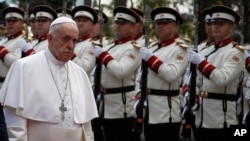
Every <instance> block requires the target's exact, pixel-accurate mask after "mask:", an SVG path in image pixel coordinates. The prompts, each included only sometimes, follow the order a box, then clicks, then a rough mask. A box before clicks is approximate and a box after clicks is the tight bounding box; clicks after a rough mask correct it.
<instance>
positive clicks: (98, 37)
mask: <svg viewBox="0 0 250 141" xmlns="http://www.w3.org/2000/svg"><path fill="white" fill-rule="evenodd" d="M99 39H100V35H97V36H95V37H92V40H94V41H97V40H99Z"/></svg>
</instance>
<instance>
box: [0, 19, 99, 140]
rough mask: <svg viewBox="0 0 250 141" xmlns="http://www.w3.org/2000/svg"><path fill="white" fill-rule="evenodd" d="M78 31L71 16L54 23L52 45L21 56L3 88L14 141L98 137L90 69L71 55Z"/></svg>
mask: <svg viewBox="0 0 250 141" xmlns="http://www.w3.org/2000/svg"><path fill="white" fill-rule="evenodd" d="M77 37H78V29H77V26H76V23H75V22H74V21H73V20H72V19H70V18H67V17H60V18H57V19H56V20H54V21H53V22H52V24H51V25H50V30H49V34H48V36H47V38H48V43H49V44H48V48H47V49H45V50H44V51H41V52H39V53H36V54H34V55H31V56H28V57H25V58H23V59H19V60H17V61H16V62H15V63H14V64H13V65H12V67H11V68H10V71H9V73H8V75H7V77H6V80H5V82H4V84H3V87H2V89H1V90H0V102H1V104H2V105H3V107H4V115H5V119H6V125H7V130H8V135H9V140H11V141H92V140H94V139H93V132H92V127H91V120H92V119H94V118H96V117H97V116H98V113H97V108H96V104H95V99H94V97H93V92H92V88H91V85H90V81H89V79H88V76H87V74H86V73H85V71H84V70H83V69H82V68H81V67H80V66H78V65H76V64H75V63H73V62H72V61H70V59H71V58H72V54H73V51H74V47H75V44H76V41H77Z"/></svg>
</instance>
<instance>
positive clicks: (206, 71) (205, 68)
mask: <svg viewBox="0 0 250 141" xmlns="http://www.w3.org/2000/svg"><path fill="white" fill-rule="evenodd" d="M214 69H215V67H214V66H213V65H211V64H209V63H208V62H207V61H206V60H205V61H202V62H201V63H200V65H199V67H198V70H199V71H200V72H201V73H202V74H203V75H205V76H206V77H207V78H209V76H210V74H211V72H212V71H213V70H214Z"/></svg>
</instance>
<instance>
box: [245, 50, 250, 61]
mask: <svg viewBox="0 0 250 141" xmlns="http://www.w3.org/2000/svg"><path fill="white" fill-rule="evenodd" d="M244 56H245V59H247V58H248V57H249V56H250V54H249V53H248V51H247V50H245V52H244Z"/></svg>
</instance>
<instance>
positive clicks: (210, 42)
mask: <svg viewBox="0 0 250 141" xmlns="http://www.w3.org/2000/svg"><path fill="white" fill-rule="evenodd" d="M214 43H215V42H214V41H207V42H206V46H211V45H213V44H214Z"/></svg>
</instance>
